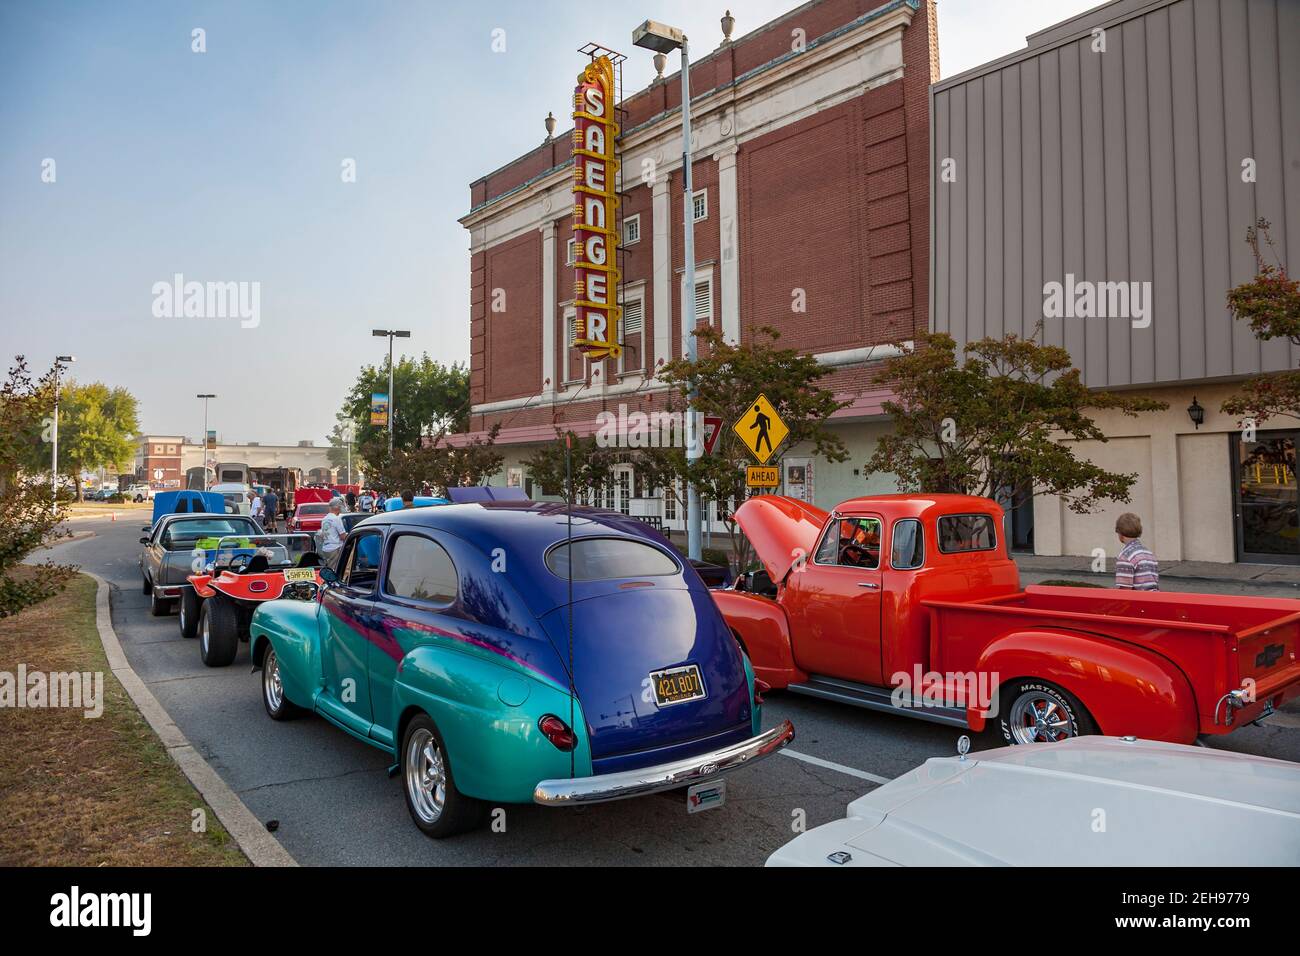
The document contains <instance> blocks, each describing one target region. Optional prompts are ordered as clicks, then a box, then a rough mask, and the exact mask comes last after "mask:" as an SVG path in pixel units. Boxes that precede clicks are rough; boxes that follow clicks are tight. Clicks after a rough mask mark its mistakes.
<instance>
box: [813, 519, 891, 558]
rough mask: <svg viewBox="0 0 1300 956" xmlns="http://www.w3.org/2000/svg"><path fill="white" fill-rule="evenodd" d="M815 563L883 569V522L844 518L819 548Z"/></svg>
mask: <svg viewBox="0 0 1300 956" xmlns="http://www.w3.org/2000/svg"><path fill="white" fill-rule="evenodd" d="M813 563H814V564H834V565H839V566H841V567H849V568H868V569H874V568H878V567H880V522H879V521H878V520H877V519H876V518H841V519H839V520H838V521H835V522H833V523H832V524H831V526H830V527H829V528H827V529H826V531H825V532H824V534H823V536H822V541H821V544H820V545H818V546H817V553H816V554H815V555H814V556H813Z"/></svg>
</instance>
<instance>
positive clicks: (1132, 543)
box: [1115, 512, 1160, 591]
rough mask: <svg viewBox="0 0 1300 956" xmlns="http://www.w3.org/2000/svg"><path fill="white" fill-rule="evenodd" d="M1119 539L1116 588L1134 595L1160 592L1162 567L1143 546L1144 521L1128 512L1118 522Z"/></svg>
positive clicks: (1116, 561)
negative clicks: (1134, 592)
mask: <svg viewBox="0 0 1300 956" xmlns="http://www.w3.org/2000/svg"><path fill="white" fill-rule="evenodd" d="M1115 533H1116V534H1117V535H1119V540H1120V543H1121V544H1122V545H1123V548H1121V549H1120V552H1119V557H1117V558H1116V559H1115V587H1117V588H1124V589H1126V590H1130V591H1159V590H1160V564H1159V562H1157V561H1156V556H1155V555H1154V554H1152V553H1151V550H1150V549H1149V548H1147V546H1146V545H1145V544H1143V543H1142V541H1141V537H1142V519H1141V518H1139V517H1138V516H1137V515H1135V514H1133V513H1132V512H1125V513H1124V514H1122V515H1120V516H1119V520H1117V521H1116V522H1115Z"/></svg>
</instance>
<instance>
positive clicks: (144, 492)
mask: <svg viewBox="0 0 1300 956" xmlns="http://www.w3.org/2000/svg"><path fill="white" fill-rule="evenodd" d="M157 493H158V492H157V491H156V490H155V489H154V488H151V487H150V486H149V485H132V486H131V488H130V489H129V490H128V491H126V492H124V494H126V495H127V497H129V498H130V499H131V500H132V501H134V502H135V503H136V504H140V503H141V502H143V501H153V499H154V496H155V495H156V494H157Z"/></svg>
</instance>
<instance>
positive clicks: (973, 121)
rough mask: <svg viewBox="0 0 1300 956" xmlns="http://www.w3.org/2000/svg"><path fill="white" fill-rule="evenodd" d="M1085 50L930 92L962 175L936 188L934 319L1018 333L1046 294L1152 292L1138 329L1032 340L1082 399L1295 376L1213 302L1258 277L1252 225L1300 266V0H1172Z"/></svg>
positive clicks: (1068, 329)
mask: <svg viewBox="0 0 1300 956" xmlns="http://www.w3.org/2000/svg"><path fill="white" fill-rule="evenodd" d="M1123 12H1124V8H1123V7H1122V6H1118V5H1116V6H1112V7H1107V8H1102V10H1100V11H1098V13H1097V17H1096V19H1095V20H1094V21H1093V22H1095V23H1097V24H1099V25H1104V24H1106V22H1107V21H1106V18H1107V16H1110V17H1115V16H1116V15H1117V14H1121V13H1123ZM1091 45H1092V38H1091V37H1090V36H1087V35H1084V36H1081V37H1079V38H1077V39H1075V40H1072V41H1070V42H1067V43H1064V44H1061V45H1058V46H1055V47H1050V48H1046V47H1045V48H1042V49H1040V50H1038V51H1036V52H1034V53H1032V54H1031V55H1027V56H1023V57H1019V58H1012V59H1009V60H1007V61H1005V62H1002V64H1001V65H999V66H997V67H994V68H991V69H990V70H989V71H988V72H986V73H983V74H979V75H975V76H972V77H969V78H968V79H966V80H964V81H961V82H959V83H956V84H952V85H946V86H943V87H942V88H940V89H936V91H935V94H934V99H933V105H934V110H935V113H936V115H935V117H934V128H935V137H934V139H935V142H934V149H935V154H934V155H935V160H936V161H935V164H934V169H935V176H936V177H937V176H938V174H939V170H940V168H941V167H940V165H939V164H940V163H941V161H942V160H943V159H944V158H946V157H952V158H954V159H955V160H956V161H957V171H958V176H957V181H956V182H955V183H943V182H940V181H938V179H937V178H936V182H935V207H936V214H935V236H934V250H935V253H934V262H933V268H934V270H935V272H934V290H935V295H934V298H935V301H934V303H933V311H932V313H931V314H932V320H931V321H932V327H933V328H934V329H935V330H938V331H947V332H949V333H950V334H952V335H953V336H954V338H956V339H957V340H958V341H959V342H962V341H969V340H971V339H976V338H980V337H982V336H984V335H993V336H1000V335H1003V334H1006V333H1008V332H1015V333H1019V334H1026V333H1028V332H1029V331H1030V330H1032V329H1033V327H1034V325H1035V324H1036V323H1037V322H1039V321H1040V319H1041V318H1042V304H1043V292H1042V289H1043V284H1044V282H1047V281H1052V280H1056V281H1063V280H1064V277H1065V275H1066V273H1073V274H1074V276H1075V278H1076V279H1078V280H1084V279H1086V280H1090V281H1093V282H1101V281H1138V282H1141V281H1151V282H1152V284H1153V295H1152V308H1153V319H1154V321H1153V324H1152V327H1151V328H1149V329H1133V328H1131V325H1130V322H1129V321H1128V320H1127V319H1122V318H1119V319H1105V320H1103V319H1078V318H1075V319H1047V320H1046V321H1045V322H1044V338H1045V341H1047V342H1048V343H1051V344H1060V345H1064V346H1065V347H1066V348H1067V349H1068V350H1069V352H1070V354H1071V356H1072V357H1073V359H1074V361H1075V363H1076V364H1077V365H1079V366H1080V368H1082V369H1083V372H1084V380H1085V381H1086V382H1087V383H1088V384H1089V385H1090V386H1094V387H1096V386H1124V385H1142V384H1148V383H1154V382H1174V381H1179V380H1196V379H1202V378H1214V377H1220V376H1232V375H1247V374H1252V373H1254V372H1257V371H1261V370H1267V371H1272V370H1277V369H1283V368H1294V367H1295V366H1296V365H1297V364H1300V349H1297V348H1295V347H1293V346H1291V345H1290V344H1289V343H1287V342H1272V343H1264V344H1261V343H1260V342H1259V341H1258V340H1256V339H1255V337H1254V335H1252V334H1251V332H1250V330H1249V328H1247V327H1246V326H1245V325H1243V324H1242V323H1238V322H1234V321H1233V320H1232V319H1231V318H1230V316H1229V315H1228V312H1227V308H1226V303H1225V295H1226V293H1227V290H1228V288H1229V287H1230V286H1231V285H1233V284H1235V283H1239V282H1242V281H1245V280H1246V279H1247V278H1249V277H1250V276H1251V275H1252V274H1253V272H1254V262H1253V260H1252V258H1251V256H1250V252H1249V249H1248V248H1247V247H1246V245H1245V230H1246V228H1247V227H1248V226H1249V225H1251V224H1252V223H1253V222H1254V221H1255V219H1256V218H1257V217H1258V216H1263V217H1265V218H1267V219H1269V220H1271V221H1272V223H1273V229H1272V235H1273V240H1274V243H1275V247H1276V248H1277V250H1278V252H1279V254H1280V255H1282V256H1283V259H1284V261H1286V262H1287V263H1288V264H1289V266H1290V268H1291V271H1292V272H1293V273H1295V272H1300V267H1297V259H1298V258H1300V0H1176V2H1173V3H1170V4H1167V5H1165V6H1161V7H1157V8H1154V9H1150V10H1149V12H1147V13H1145V14H1143V15H1141V16H1137V17H1130V18H1129V19H1125V20H1122V22H1119V23H1111V24H1109V25H1108V26H1107V30H1106V52H1105V53H1101V54H1098V53H1094V52H1093V51H1092V49H1091ZM1247 156H1251V157H1253V158H1254V159H1255V160H1256V162H1257V164H1258V181H1257V182H1256V183H1255V184H1248V183H1243V182H1242V181H1241V162H1242V160H1243V159H1244V158H1246V157H1247ZM1288 240H1290V241H1288ZM1288 249H1295V250H1296V252H1295V253H1292V254H1290V255H1287V250H1288Z"/></svg>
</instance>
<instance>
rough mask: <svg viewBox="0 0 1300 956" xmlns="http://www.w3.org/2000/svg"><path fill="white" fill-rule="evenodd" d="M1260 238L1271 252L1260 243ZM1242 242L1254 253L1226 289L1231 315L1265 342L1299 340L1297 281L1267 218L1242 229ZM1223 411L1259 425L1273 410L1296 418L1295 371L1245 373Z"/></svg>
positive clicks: (1299, 394) (1299, 379)
mask: <svg viewBox="0 0 1300 956" xmlns="http://www.w3.org/2000/svg"><path fill="white" fill-rule="evenodd" d="M1261 240H1262V241H1263V242H1264V245H1265V246H1267V248H1268V251H1269V253H1270V255H1271V258H1272V261H1271V262H1270V261H1269V256H1265V254H1264V252H1263V251H1262V250H1261V249H1260V241H1261ZM1246 244H1247V245H1249V246H1250V251H1251V253H1253V254H1254V256H1255V276H1254V278H1252V279H1251V280H1250V281H1249V282H1243V283H1242V284H1241V285H1239V286H1235V287H1233V288H1231V289H1229V290H1228V310H1229V311H1230V312H1231V313H1232V317H1233V318H1234V319H1236V320H1237V321H1240V322H1247V323H1249V325H1250V330H1251V331H1252V332H1254V333H1255V335H1256V337H1257V338H1259V339H1261V340H1263V341H1265V342H1267V341H1269V340H1271V339H1286V340H1287V341H1289V342H1290V343H1291V344H1292V345H1298V346H1300V281H1297V280H1296V279H1292V278H1291V277H1290V276H1289V275H1288V274H1287V271H1286V265H1285V264H1284V263H1283V262H1282V261H1281V258H1280V257H1279V256H1278V255H1277V251H1276V249H1275V248H1274V247H1273V239H1272V237H1271V236H1270V235H1269V222H1268V220H1267V219H1260V220H1259V221H1257V222H1256V223H1255V225H1254V226H1252V227H1250V228H1249V229H1247V230H1246ZM1222 407H1223V411H1225V412H1227V413H1228V414H1229V415H1236V416H1238V417H1239V418H1240V419H1242V420H1243V424H1244V422H1245V420H1246V419H1250V420H1252V421H1253V422H1254V423H1255V424H1256V425H1259V424H1261V423H1263V422H1265V421H1267V420H1268V419H1270V418H1273V417H1275V416H1279V415H1280V416H1284V417H1287V418H1296V419H1300V371H1297V370H1295V369H1290V370H1287V371H1284V372H1275V373H1273V374H1270V375H1258V376H1256V377H1254V378H1251V379H1247V380H1246V381H1245V382H1244V383H1243V384H1242V387H1241V391H1239V392H1238V393H1237V394H1236V395H1233V396H1232V397H1231V398H1229V399H1228V400H1227V401H1225V402H1224V403H1223V406H1222Z"/></svg>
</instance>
